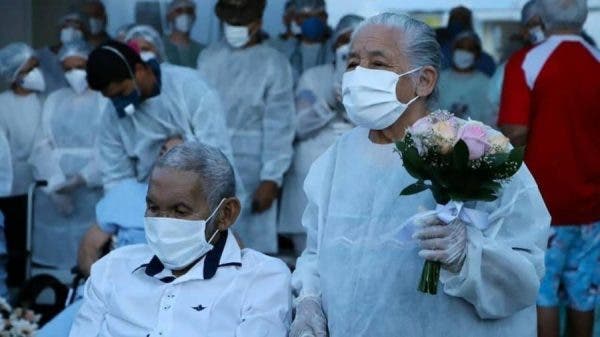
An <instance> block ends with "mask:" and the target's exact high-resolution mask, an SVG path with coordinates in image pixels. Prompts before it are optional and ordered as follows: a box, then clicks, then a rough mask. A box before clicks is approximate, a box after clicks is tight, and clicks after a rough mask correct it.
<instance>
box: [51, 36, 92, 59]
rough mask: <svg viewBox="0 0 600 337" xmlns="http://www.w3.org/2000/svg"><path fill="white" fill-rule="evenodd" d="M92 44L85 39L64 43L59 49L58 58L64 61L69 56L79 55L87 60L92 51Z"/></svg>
mask: <svg viewBox="0 0 600 337" xmlns="http://www.w3.org/2000/svg"><path fill="white" fill-rule="evenodd" d="M91 51H92V50H91V48H90V46H89V45H88V44H87V43H85V42H84V41H74V42H71V43H68V44H65V45H63V46H62V47H61V48H60V50H59V51H58V59H59V60H60V61H61V62H62V61H64V60H65V59H66V58H67V57H71V56H78V57H81V58H84V59H86V60H87V58H88V55H89V54H90V52H91Z"/></svg>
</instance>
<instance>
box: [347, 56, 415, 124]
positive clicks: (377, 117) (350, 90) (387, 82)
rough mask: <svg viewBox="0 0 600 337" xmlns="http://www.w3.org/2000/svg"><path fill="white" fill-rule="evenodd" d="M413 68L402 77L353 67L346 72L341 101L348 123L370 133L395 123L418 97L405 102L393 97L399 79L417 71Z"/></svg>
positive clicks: (390, 72)
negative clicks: (361, 127) (350, 122)
mask: <svg viewBox="0 0 600 337" xmlns="http://www.w3.org/2000/svg"><path fill="white" fill-rule="evenodd" d="M420 69H421V67H419V68H415V69H413V70H411V71H408V72H405V73H404V74H400V75H398V74H396V73H395V72H392V71H388V70H378V69H367V68H363V67H356V69H354V70H352V71H349V72H346V73H345V74H344V78H343V80H342V95H343V102H344V107H345V108H346V111H347V112H348V117H349V118H350V120H351V121H352V122H353V123H354V124H356V125H359V126H363V127H365V128H368V129H370V130H383V129H385V128H387V127H389V126H390V125H392V124H394V122H396V121H397V120H398V118H400V116H402V114H403V113H404V112H405V111H406V109H408V107H409V105H410V104H412V103H413V102H414V101H416V100H417V99H418V98H419V96H416V97H415V98H413V99H411V100H410V101H409V102H407V103H402V102H399V101H398V99H397V98H396V85H397V84H398V81H399V80H400V78H401V77H402V76H406V75H408V74H412V73H414V72H416V71H419V70H420Z"/></svg>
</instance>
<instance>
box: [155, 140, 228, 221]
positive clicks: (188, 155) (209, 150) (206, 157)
mask: <svg viewBox="0 0 600 337" xmlns="http://www.w3.org/2000/svg"><path fill="white" fill-rule="evenodd" d="M155 167H157V168H172V169H175V170H179V171H185V172H194V173H196V174H198V176H199V177H200V183H201V184H202V192H203V193H204V197H205V198H206V201H207V202H208V205H209V207H210V208H211V209H215V208H216V207H218V205H219V203H220V202H221V200H222V199H224V198H231V197H234V196H235V175H234V173H233V167H232V166H231V164H230V163H229V160H227V157H225V155H224V154H223V153H222V152H221V151H219V150H218V149H217V148H215V147H212V146H208V145H205V144H203V143H200V142H195V141H192V142H185V143H183V144H180V145H177V146H175V147H173V148H172V149H171V150H169V152H167V153H166V154H165V155H164V156H162V157H161V158H160V159H158V161H157V162H156V165H155Z"/></svg>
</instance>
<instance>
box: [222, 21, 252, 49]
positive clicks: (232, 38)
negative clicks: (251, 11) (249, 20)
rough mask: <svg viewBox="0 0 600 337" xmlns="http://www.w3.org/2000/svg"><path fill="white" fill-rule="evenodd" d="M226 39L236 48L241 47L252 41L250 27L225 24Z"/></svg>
mask: <svg viewBox="0 0 600 337" xmlns="http://www.w3.org/2000/svg"><path fill="white" fill-rule="evenodd" d="M224 27H225V28H224V33H225V40H227V42H228V43H229V44H230V45H231V46H232V47H234V48H241V47H243V46H245V45H247V44H248V42H249V41H250V29H249V28H248V27H246V26H232V25H228V24H226V23H225V24H224Z"/></svg>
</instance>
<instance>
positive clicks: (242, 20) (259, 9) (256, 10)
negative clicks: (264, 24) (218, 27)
mask: <svg viewBox="0 0 600 337" xmlns="http://www.w3.org/2000/svg"><path fill="white" fill-rule="evenodd" d="M265 6H266V1H265V0H219V1H218V2H217V5H216V6H215V14H216V15H217V17H218V18H219V19H221V20H223V21H225V22H227V23H229V24H232V25H247V24H249V23H251V22H253V21H256V20H259V19H262V16H263V12H264V10H265Z"/></svg>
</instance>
